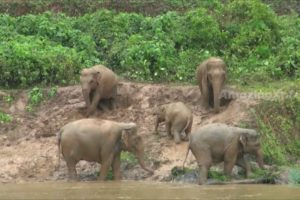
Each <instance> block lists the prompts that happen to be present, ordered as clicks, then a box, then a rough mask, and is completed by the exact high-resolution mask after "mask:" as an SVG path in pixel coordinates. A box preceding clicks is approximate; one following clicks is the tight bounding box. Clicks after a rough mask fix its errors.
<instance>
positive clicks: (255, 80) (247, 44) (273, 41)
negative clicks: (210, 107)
mask: <svg viewBox="0 0 300 200" xmlns="http://www.w3.org/2000/svg"><path fill="white" fill-rule="evenodd" d="M124 2H125V3H123V1H121V2H119V1H118V2H115V3H114V1H104V0H86V1H81V0H46V1H44V0H43V1H42V0H4V1H1V2H0V13H2V14H0V86H1V87H6V88H16V87H30V86H36V85H39V87H40V86H49V85H53V84H59V85H62V84H74V83H77V82H78V77H79V73H80V71H81V69H82V68H85V67H90V66H92V65H94V64H99V63H101V64H104V65H107V66H108V67H110V68H112V69H113V70H114V71H115V72H117V73H118V75H120V76H123V77H125V78H127V79H131V80H143V81H155V82H160V81H164V82H177V83H180V84H183V83H194V82H195V69H196V67H197V65H199V63H200V62H201V61H203V60H204V59H206V58H208V57H210V56H220V57H222V58H223V59H224V60H225V62H226V63H227V65H228V74H229V83H233V84H236V85H238V86H239V88H240V89H241V90H242V91H255V92H261V93H266V92H278V91H279V92H287V93H288V94H289V95H290V96H289V97H287V98H278V99H276V100H264V101H262V103H261V104H260V105H258V106H257V107H256V108H255V109H254V110H253V112H252V114H253V116H254V117H255V119H256V121H255V124H256V126H257V129H258V130H259V131H260V132H261V134H262V143H263V151H264V154H265V162H266V163H267V164H278V165H288V164H290V163H294V162H295V161H296V160H297V159H299V157H300V141H299V130H300V98H299V91H300V88H299V85H300V67H299V66H300V51H299V49H300V34H299V33H300V18H299V15H298V14H297V13H296V12H295V13H294V12H285V11H284V12H278V8H279V9H280V8H281V5H284V4H285V3H286V2H287V1H285V0H278V1H271V0H264V1H263V0H251V1H245V0H230V1H227V0H225V1H224V0H161V1H159V4H158V2H157V1H155V0H153V1H142V0H129V1H124ZM126 2H127V3H128V2H129V3H128V4H126ZM264 2H268V3H271V6H269V5H268V4H265V3H264ZM290 2H291V3H290V4H289V5H294V4H293V2H292V1H290ZM149 5H151V6H149ZM99 8H101V9H99ZM103 8H108V9H103ZM141 8H144V9H143V11H141ZM272 8H277V10H276V11H277V12H275V11H274V10H273V9H272ZM294 8H296V9H298V8H297V7H296V5H295V6H294ZM151 9H152V10H151ZM49 10H52V11H58V10H59V11H63V12H62V13H56V12H49ZM44 11H46V12H44ZM123 11H124V12H123ZM125 11H126V12H125ZM132 11H133V12H132ZM278 13H280V14H283V13H288V15H279V14H278ZM298 13H299V12H298ZM39 87H34V88H33V89H32V90H31V91H30V92H29V104H28V105H27V110H28V111H32V110H33V108H34V106H38V105H39V104H40V103H41V102H42V101H43V100H45V99H47V98H51V97H54V96H55V95H56V93H57V87H56V86H55V87H52V88H51V89H50V90H49V91H48V92H47V93H46V92H45V91H44V90H42V89H41V88H39ZM290 92H292V93H290ZM291 94H292V96H291ZM4 98H5V99H4V101H5V102H7V103H11V102H12V100H13V99H12V98H11V97H10V96H7V97H4ZM11 120H12V118H11V117H10V116H9V115H7V114H5V113H3V112H0V121H1V122H9V121H11ZM245 126H247V125H245ZM297 134H298V135H297ZM121 159H122V161H126V162H128V163H136V160H135V158H134V157H133V155H131V154H129V153H122V156H121ZM172 173H173V172H172ZM174 173H175V174H177V173H180V172H178V171H176V170H175V171H174ZM291 173H294V175H293V177H297V173H296V172H291ZM258 174H259V173H258ZM211 176H218V175H215V174H211ZM296 180H298V179H297V178H296Z"/></svg>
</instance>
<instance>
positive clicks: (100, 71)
mask: <svg viewBox="0 0 300 200" xmlns="http://www.w3.org/2000/svg"><path fill="white" fill-rule="evenodd" d="M80 83H81V88H82V94H83V97H84V100H85V103H86V106H87V112H86V116H87V117H89V116H90V115H91V114H93V113H94V112H95V110H96V109H97V106H98V104H99V102H100V100H101V99H103V100H109V103H110V104H111V107H112V108H114V107H115V105H114V100H115V98H116V95H117V84H118V77H117V75H116V74H115V73H114V72H113V71H112V70H110V69H109V68H107V67H105V66H104V65H95V66H93V67H91V68H85V69H83V70H82V71H81V75H80ZM100 106H103V105H101V104H100ZM103 109H104V110H106V107H104V106H103Z"/></svg>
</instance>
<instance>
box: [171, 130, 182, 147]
mask: <svg viewBox="0 0 300 200" xmlns="http://www.w3.org/2000/svg"><path fill="white" fill-rule="evenodd" d="M171 132H172V134H173V136H174V140H175V143H176V144H179V143H180V141H181V137H180V132H179V131H178V129H177V127H176V126H173V127H172V128H171Z"/></svg>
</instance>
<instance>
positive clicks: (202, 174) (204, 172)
mask: <svg viewBox="0 0 300 200" xmlns="http://www.w3.org/2000/svg"><path fill="white" fill-rule="evenodd" d="M198 166H199V179H198V184H199V185H203V184H205V183H206V181H207V177H208V171H209V167H208V166H205V165H198Z"/></svg>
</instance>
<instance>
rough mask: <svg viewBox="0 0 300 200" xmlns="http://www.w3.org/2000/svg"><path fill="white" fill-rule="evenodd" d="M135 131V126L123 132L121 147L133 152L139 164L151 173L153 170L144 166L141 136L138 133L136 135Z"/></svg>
mask: <svg viewBox="0 0 300 200" xmlns="http://www.w3.org/2000/svg"><path fill="white" fill-rule="evenodd" d="M136 132H137V128H133V129H131V130H130V131H129V132H128V131H127V132H124V133H123V135H122V145H121V149H122V150H124V151H129V152H131V153H133V154H134V155H135V156H136V158H137V160H138V162H139V164H140V166H141V167H142V168H143V169H144V170H146V171H148V172H150V173H151V174H153V170H152V169H150V168H148V167H146V165H145V162H144V154H145V153H144V142H143V139H142V137H141V136H140V135H137V134H136Z"/></svg>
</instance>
